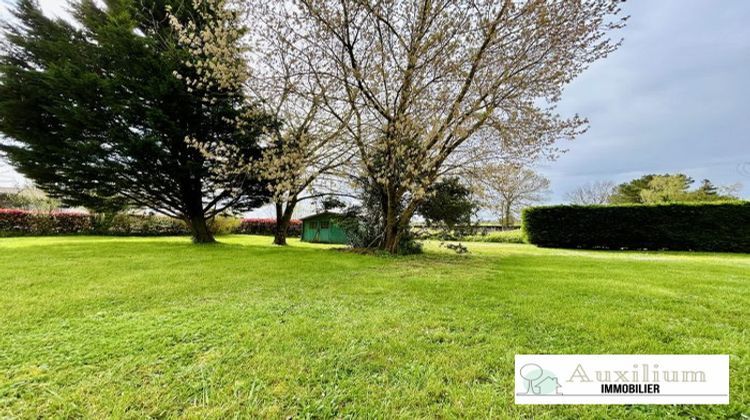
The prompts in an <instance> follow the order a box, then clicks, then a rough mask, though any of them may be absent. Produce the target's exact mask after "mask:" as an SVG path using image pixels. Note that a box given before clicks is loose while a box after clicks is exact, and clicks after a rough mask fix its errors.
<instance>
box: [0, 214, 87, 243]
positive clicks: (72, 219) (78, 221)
mask: <svg viewBox="0 0 750 420" xmlns="http://www.w3.org/2000/svg"><path fill="white" fill-rule="evenodd" d="M92 230H93V223H92V219H91V217H90V216H89V215H88V214H85V213H64V212H52V213H41V212H33V211H26V210H8V209H0V235H2V236H11V235H13V236H15V235H61V234H71V233H79V232H90V231H92Z"/></svg>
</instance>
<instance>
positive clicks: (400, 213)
mask: <svg viewBox="0 0 750 420" xmlns="http://www.w3.org/2000/svg"><path fill="white" fill-rule="evenodd" d="M283 3H284V4H283V6H282V7H280V16H282V17H281V20H282V22H281V24H284V23H285V24H286V25H287V27H288V28H289V32H290V33H292V34H294V39H293V40H292V41H291V42H289V45H290V48H293V49H294V54H296V55H298V56H299V57H302V58H304V60H305V61H306V62H307V63H308V65H307V66H306V69H307V71H309V72H310V73H311V77H312V79H313V80H314V81H315V82H316V83H318V84H319V86H320V92H321V94H322V98H321V99H322V103H323V105H324V106H325V107H326V110H327V111H328V112H329V113H330V114H331V115H333V116H335V117H337V118H338V119H339V120H340V121H341V122H346V124H345V129H346V131H347V134H348V136H349V137H350V138H351V139H352V144H353V146H354V148H355V150H356V152H357V165H358V169H359V171H361V173H362V174H363V176H364V177H366V178H367V179H368V180H369V182H368V183H367V184H368V185H371V186H372V188H373V189H374V190H375V191H374V193H375V194H377V195H378V196H379V197H380V199H379V201H380V205H381V206H382V211H383V214H384V218H383V226H382V227H381V229H382V238H381V241H380V247H381V248H383V249H385V250H387V251H389V252H397V251H398V246H399V242H400V241H399V240H400V237H401V236H402V235H403V234H404V232H405V231H406V229H407V228H408V224H409V221H410V219H411V217H412V216H413V214H414V212H415V210H416V209H417V208H418V206H419V203H420V202H421V201H422V199H423V198H424V195H425V191H426V190H427V189H428V188H429V186H430V185H431V184H432V183H433V182H435V180H436V179H437V178H438V176H439V175H440V174H441V173H443V172H445V170H446V168H447V167H450V166H455V162H456V160H460V159H458V157H459V156H464V157H466V156H471V155H472V154H474V153H475V152H477V151H479V150H483V151H484V150H490V151H495V152H500V153H501V154H505V155H513V156H514V157H520V156H521V155H526V156H532V155H536V154H540V153H543V152H544V151H545V150H548V148H549V147H550V146H551V145H552V143H553V142H554V141H555V140H556V139H559V138H572V137H574V136H575V135H577V134H579V133H580V132H581V130H583V129H584V128H585V123H586V121H585V120H583V119H581V118H578V117H573V118H570V119H563V118H561V117H559V116H558V115H556V114H555V112H554V106H555V103H556V102H557V101H558V100H559V99H560V95H561V93H562V89H563V87H564V86H565V85H566V84H567V83H569V82H570V81H571V80H572V79H573V78H575V77H576V76H577V75H578V74H579V73H580V72H582V71H583V70H584V69H585V68H586V67H587V66H588V65H589V64H590V63H592V62H594V61H595V60H598V59H600V58H603V57H605V56H606V55H607V54H609V53H610V52H612V51H613V50H614V49H615V48H617V46H618V43H617V42H613V41H611V40H610V39H609V38H608V35H607V34H608V32H609V31H610V30H613V29H617V28H620V27H622V25H624V18H618V17H617V15H618V13H619V8H618V4H619V1H616V0H587V1H536V0H534V1H511V0H506V1H497V0H480V1H451V0H408V1H395V0H386V1H374V0H296V1H294V2H283Z"/></svg>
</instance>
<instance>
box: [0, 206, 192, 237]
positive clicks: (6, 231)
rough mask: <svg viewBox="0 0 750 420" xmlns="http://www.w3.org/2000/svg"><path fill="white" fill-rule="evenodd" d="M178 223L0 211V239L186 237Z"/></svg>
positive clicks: (132, 217)
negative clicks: (83, 236)
mask: <svg viewBox="0 0 750 420" xmlns="http://www.w3.org/2000/svg"><path fill="white" fill-rule="evenodd" d="M189 233H190V229H189V228H188V227H187V225H186V224H185V223H184V222H182V221H180V220H175V219H171V218H168V217H162V216H140V215H130V214H117V215H114V216H105V215H98V214H87V213H74V212H51V213H46V212H35V211H27V210H9V209H0V236H44V235H74V234H96V235H115V236H162V235H187V234H189Z"/></svg>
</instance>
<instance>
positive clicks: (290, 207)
mask: <svg viewBox="0 0 750 420" xmlns="http://www.w3.org/2000/svg"><path fill="white" fill-rule="evenodd" d="M296 205H297V199H296V197H293V198H292V199H290V200H289V201H288V202H287V203H286V208H285V207H284V204H283V203H276V231H275V232H274V235H273V244H274V245H286V235H287V232H288V231H289V222H291V220H292V214H293V213H294V207H295V206H296Z"/></svg>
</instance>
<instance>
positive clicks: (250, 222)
mask: <svg viewBox="0 0 750 420" xmlns="http://www.w3.org/2000/svg"><path fill="white" fill-rule="evenodd" d="M236 233H244V234H248V235H273V234H274V233H276V219H273V218H258V219H242V222H241V223H240V226H239V227H238V228H237V230H236ZM301 235H302V221H301V220H297V219H292V220H290V221H289V230H288V231H287V236H301Z"/></svg>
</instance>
